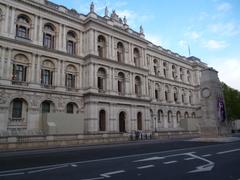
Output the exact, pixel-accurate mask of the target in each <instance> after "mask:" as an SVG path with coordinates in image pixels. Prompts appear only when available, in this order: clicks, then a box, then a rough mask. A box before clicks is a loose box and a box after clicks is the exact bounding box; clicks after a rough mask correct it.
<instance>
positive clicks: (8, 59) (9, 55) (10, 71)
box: [6, 49, 12, 80]
mask: <svg viewBox="0 0 240 180" xmlns="http://www.w3.org/2000/svg"><path fill="white" fill-rule="evenodd" d="M11 56H12V49H8V57H7V73H6V79H7V80H12V66H11V65H12V59H11Z"/></svg>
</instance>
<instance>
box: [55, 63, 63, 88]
mask: <svg viewBox="0 0 240 180" xmlns="http://www.w3.org/2000/svg"><path fill="white" fill-rule="evenodd" d="M61 72H62V73H63V74H65V73H64V70H63V69H62V68H61V60H60V59H59V60H58V61H57V78H55V79H56V86H61V85H62V83H61V79H62V78H61V77H62V76H61Z"/></svg>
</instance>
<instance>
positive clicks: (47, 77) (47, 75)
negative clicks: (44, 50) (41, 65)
mask: <svg viewBox="0 0 240 180" xmlns="http://www.w3.org/2000/svg"><path fill="white" fill-rule="evenodd" d="M41 77H42V82H41V83H42V84H43V85H46V86H51V85H52V79H53V72H52V71H50V70H47V69H43V70H42V75H41Z"/></svg>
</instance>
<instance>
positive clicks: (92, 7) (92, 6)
mask: <svg viewBox="0 0 240 180" xmlns="http://www.w3.org/2000/svg"><path fill="white" fill-rule="evenodd" d="M90 13H94V4H93V2H92V3H91V5H90Z"/></svg>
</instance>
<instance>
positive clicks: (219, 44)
mask: <svg viewBox="0 0 240 180" xmlns="http://www.w3.org/2000/svg"><path fill="white" fill-rule="evenodd" d="M203 46H204V47H206V48H208V49H212V50H216V49H224V48H226V47H228V44H227V43H226V42H225V41H217V40H213V39H211V40H208V41H206V42H204V43H203Z"/></svg>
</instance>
